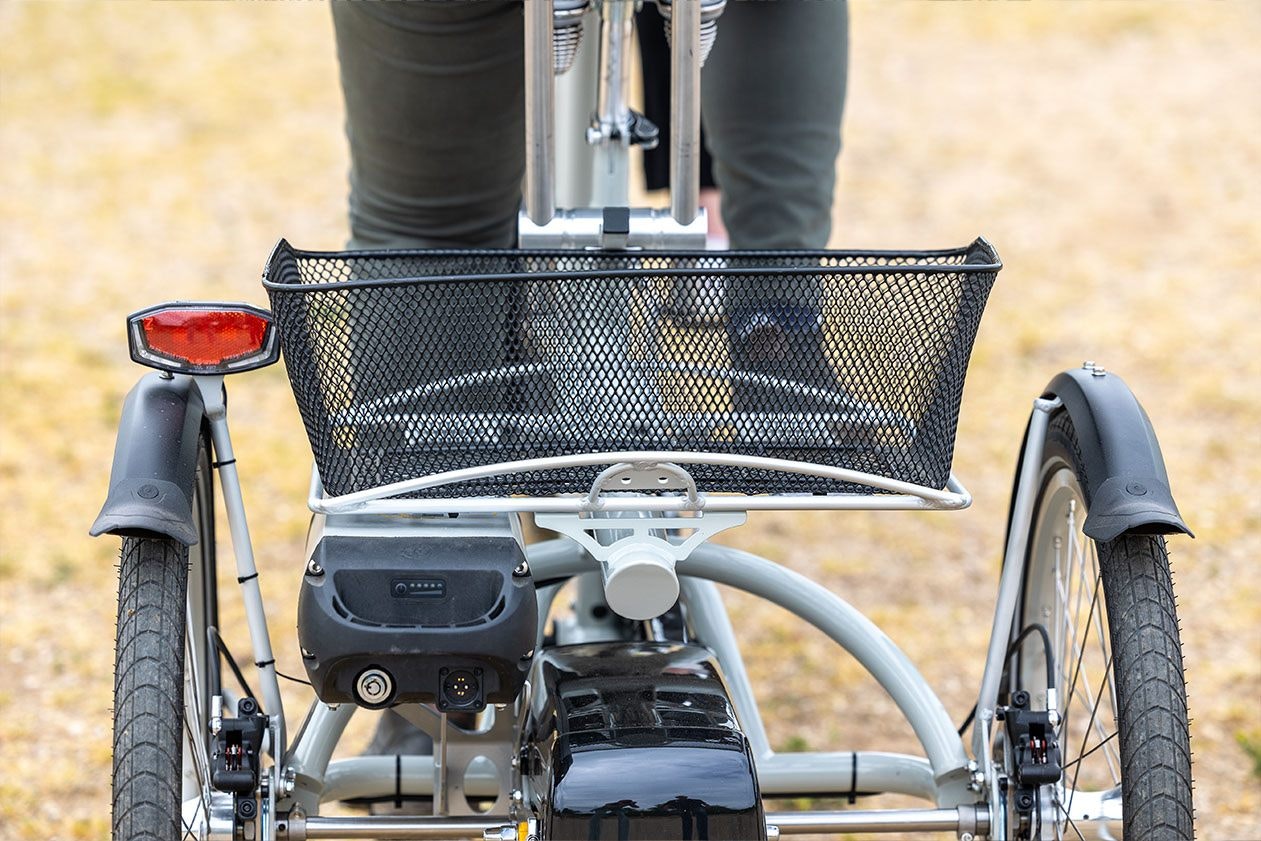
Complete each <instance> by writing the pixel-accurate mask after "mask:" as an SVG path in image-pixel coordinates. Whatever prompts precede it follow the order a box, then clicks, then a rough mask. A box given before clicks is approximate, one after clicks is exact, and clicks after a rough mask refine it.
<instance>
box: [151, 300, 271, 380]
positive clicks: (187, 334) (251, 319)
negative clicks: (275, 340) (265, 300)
mask: <svg viewBox="0 0 1261 841" xmlns="http://www.w3.org/2000/svg"><path fill="white" fill-rule="evenodd" d="M140 326H141V329H142V330H144V337H145V344H147V345H148V346H149V350H151V351H154V352H155V353H160V354H162V355H163V356H169V357H172V358H173V359H179V360H181V361H184V362H187V363H188V364H190V365H194V366H196V367H199V368H200V367H204V366H214V365H222V364H223V363H225V362H231V361H232V360H234V359H240V358H241V357H243V356H249V355H250V354H252V353H258V352H259V351H260V350H262V349H263V339H264V338H265V337H266V335H267V319H265V318H262V317H261V316H258V315H255V314H254V313H252V312H218V311H214V310H167V311H165V312H159V313H154V314H153V315H150V316H147V317H146V318H143V319H141V321H140Z"/></svg>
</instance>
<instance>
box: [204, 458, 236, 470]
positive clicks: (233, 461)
mask: <svg viewBox="0 0 1261 841" xmlns="http://www.w3.org/2000/svg"><path fill="white" fill-rule="evenodd" d="M229 464H236V459H234V458H230V459H227V460H225V461H212V462H210V466H211V467H213V468H214V469H215V470H218V469H219V468H220V467H227V466H228V465H229Z"/></svg>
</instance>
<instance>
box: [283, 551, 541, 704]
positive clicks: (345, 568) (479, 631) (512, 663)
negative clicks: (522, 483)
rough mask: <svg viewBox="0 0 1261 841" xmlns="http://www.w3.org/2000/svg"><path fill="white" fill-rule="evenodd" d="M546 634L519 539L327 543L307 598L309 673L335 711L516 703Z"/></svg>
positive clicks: (317, 555)
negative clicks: (346, 706)
mask: <svg viewBox="0 0 1261 841" xmlns="http://www.w3.org/2000/svg"><path fill="white" fill-rule="evenodd" d="M537 626H538V602H537V600H536V598H535V594H534V581H533V579H532V578H531V577H530V575H529V569H528V566H527V565H526V563H525V555H524V553H523V552H522V549H521V545H520V543H518V542H517V541H516V540H515V539H513V538H511V537H498V536H455V537H436V536H417V537H348V536H325V537H324V538H322V539H321V540H320V542H319V543H318V544H317V545H316V547H315V549H314V551H313V553H312V555H311V559H310V562H309V563H308V564H307V569H306V574H305V575H304V576H303V579H302V589H301V593H300V595H299V598H298V642H299V644H300V645H301V646H302V660H303V664H304V665H305V666H306V672H307V675H308V677H310V679H311V685H312V686H313V687H314V689H315V694H316V695H317V696H318V697H319V699H320V700H321V701H324V702H326V703H330V704H338V703H356V704H359V705H361V706H365V707H370V708H381V707H388V706H391V705H393V704H399V703H417V702H418V703H427V704H435V705H437V707H438V708H439V709H440V710H446V711H456V710H461V711H476V710H480V709H482V708H483V707H485V706H486V704H507V703H511V702H512V701H513V700H514V699H515V698H516V697H517V694H518V693H519V692H520V691H521V687H522V685H523V684H524V682H525V677H526V672H527V671H528V669H529V665H530V663H529V659H530V655H531V654H532V653H533V650H534V644H535V635H536V633H537V630H538V627H537Z"/></svg>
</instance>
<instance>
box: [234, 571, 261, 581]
mask: <svg viewBox="0 0 1261 841" xmlns="http://www.w3.org/2000/svg"><path fill="white" fill-rule="evenodd" d="M255 578H258V570H255V571H254V572H251V573H250V574H249V575H247V576H245V577H244V578H242V577H241V576H239V575H238V576H237V578H236V583H237V584H244V583H245V582H246V581H253V580H254V579H255Z"/></svg>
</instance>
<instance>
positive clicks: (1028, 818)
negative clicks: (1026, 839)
mask: <svg viewBox="0 0 1261 841" xmlns="http://www.w3.org/2000/svg"><path fill="white" fill-rule="evenodd" d="M997 715H998V718H999V719H1000V720H1001V721H1002V722H1003V725H1004V727H1005V729H1006V731H1007V743H1008V744H1009V745H1011V752H1012V759H1013V767H1012V774H1011V777H1010V781H1009V783H1008V785H1009V786H1010V796H1011V802H1012V803H1013V804H1014V806H1015V809H1016V812H1017V813H1019V815H1020V826H1021V828H1022V831H1023V830H1024V828H1027V827H1029V826H1030V825H1031V823H1032V816H1033V812H1034V809H1035V808H1036V807H1037V796H1036V795H1037V791H1038V788H1039V787H1040V786H1045V785H1054V784H1055V783H1058V782H1059V781H1060V776H1061V775H1062V773H1063V769H1062V767H1061V765H1060V761H1061V760H1060V745H1059V741H1058V740H1057V739H1056V736H1055V725H1054V724H1053V723H1052V721H1051V713H1050V712H1048V711H1046V710H1031V709H1029V693H1028V692H1024V691H1017V692H1013V693H1012V696H1011V705H1010V706H1007V707H999V709H998V711H997Z"/></svg>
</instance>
